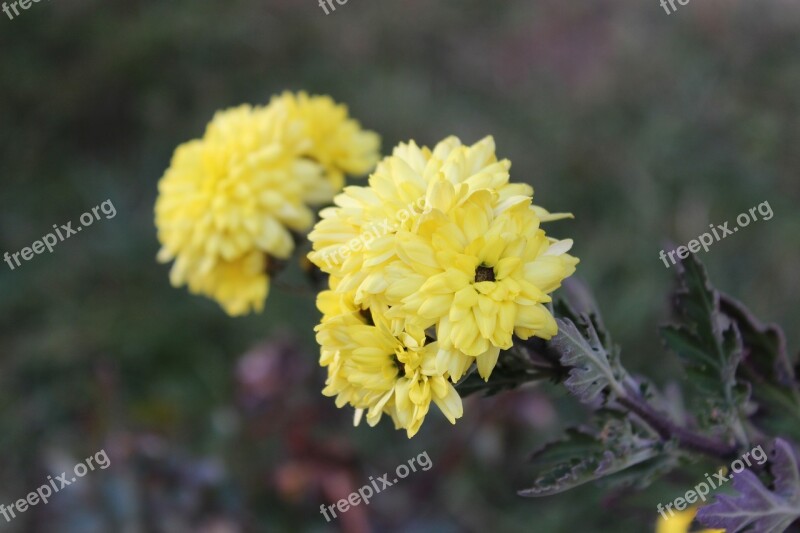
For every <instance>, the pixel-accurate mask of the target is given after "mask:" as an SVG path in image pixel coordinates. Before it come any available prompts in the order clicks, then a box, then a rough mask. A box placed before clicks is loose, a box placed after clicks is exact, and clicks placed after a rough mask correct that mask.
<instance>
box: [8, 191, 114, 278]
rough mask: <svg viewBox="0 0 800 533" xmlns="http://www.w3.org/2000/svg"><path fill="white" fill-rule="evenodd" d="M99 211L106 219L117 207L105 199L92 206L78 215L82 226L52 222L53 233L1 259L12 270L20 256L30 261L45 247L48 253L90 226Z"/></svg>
mask: <svg viewBox="0 0 800 533" xmlns="http://www.w3.org/2000/svg"><path fill="white" fill-rule="evenodd" d="M99 212H102V213H103V214H104V215H105V216H106V220H108V219H109V218H114V217H115V216H117V209H116V208H115V207H114V204H113V203H111V200H106V201H105V202H103V203H102V204H100V205H97V206H95V207H93V208H92V210H91V212H89V211H87V212H86V213H84V214H82V215H81V216H80V218H79V220H80V222H81V224H83V225H82V226H78V227H76V228H73V227H72V222H67V223H66V224H61V227H59V226H58V224H53V229H54V230H56V232H55V233H52V232H51V233H48V234H47V235H45V236H43V237H42V238H41V240H38V241H34V242H33V244H31V245H30V246H26V247H25V248H23V249H22V250H20V251H18V252H14V253H13V254H12V253H9V252H6V253H5V255H3V261H5V262H6V264H7V265H8V268H10V269H11V270H14V269H15V268H16V267H18V266H20V265H21V264H22V263H20V261H19V258H20V257H22V259H23V260H25V261H30V260H31V259H33V255H34V254H36V255H39V254H41V253H44V251H45V249H46V250H47V251H48V252H49V253H53V247H54V246H55V245H56V244H58V243H59V242H63V241H64V239H68V238H70V237H71V236H73V235H75V234H77V233H78V232H79V231H81V230H83V228H86V227H88V226H91V225H92V224H93V223H94V221H95V220H100V213H99ZM56 236H57V237H56ZM12 260H13V261H12ZM15 265H16V266H15Z"/></svg>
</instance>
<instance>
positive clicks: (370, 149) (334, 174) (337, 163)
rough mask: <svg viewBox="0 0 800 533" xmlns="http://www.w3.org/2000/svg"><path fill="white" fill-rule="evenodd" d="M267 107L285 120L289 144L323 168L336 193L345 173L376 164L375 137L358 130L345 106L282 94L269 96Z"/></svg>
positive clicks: (302, 94) (366, 169)
mask: <svg viewBox="0 0 800 533" xmlns="http://www.w3.org/2000/svg"><path fill="white" fill-rule="evenodd" d="M269 107H270V108H272V109H274V110H275V112H276V113H278V114H280V115H281V116H283V117H285V120H287V122H288V123H289V128H288V131H289V133H288V135H289V136H290V138H291V139H292V141H291V142H292V144H294V145H295V146H296V147H297V149H298V150H299V151H300V152H301V153H302V154H303V155H304V156H306V157H310V158H311V159H313V160H314V161H317V162H318V163H320V164H321V165H322V166H323V167H324V168H325V172H326V176H327V177H328V179H329V180H330V181H331V184H332V185H333V187H334V188H335V189H336V190H337V191H338V190H341V188H342V186H343V185H344V176H345V174H350V175H354V176H360V175H363V174H366V173H367V172H369V171H370V170H372V168H373V167H374V166H375V163H376V162H377V161H378V157H379V155H378V149H379V147H380V137H379V136H378V134H376V133H375V132H372V131H367V130H363V129H361V126H360V125H359V123H358V122H357V121H356V120H353V119H352V118H350V117H349V115H348V111H347V106H345V105H343V104H337V103H336V102H334V101H333V99H332V98H331V97H330V96H309V95H308V94H306V93H305V92H300V93H297V94H293V93H290V92H285V93H283V94H282V95H280V96H275V97H273V99H272V101H271V102H270V104H269Z"/></svg>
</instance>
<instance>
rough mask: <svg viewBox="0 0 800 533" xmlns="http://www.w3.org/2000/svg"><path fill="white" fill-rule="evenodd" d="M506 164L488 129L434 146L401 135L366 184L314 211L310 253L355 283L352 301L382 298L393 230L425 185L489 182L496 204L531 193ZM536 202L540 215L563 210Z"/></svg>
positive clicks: (345, 283)
mask: <svg viewBox="0 0 800 533" xmlns="http://www.w3.org/2000/svg"><path fill="white" fill-rule="evenodd" d="M510 166H511V163H510V162H509V161H508V160H505V159H504V160H498V159H497V156H496V155H495V144H494V139H493V138H492V137H486V138H484V139H483V140H481V141H479V142H477V143H475V144H474V145H472V146H464V145H462V144H461V141H460V140H458V139H457V138H456V137H448V138H447V139H445V140H444V141H442V142H440V143H439V144H437V145H436V146H435V147H434V149H433V150H430V149H429V148H426V147H422V148H420V147H419V146H417V145H416V143H414V141H411V142H409V143H407V144H405V143H401V144H400V145H398V146H397V147H396V148H395V149H394V151H393V153H392V155H391V156H389V157H387V158H385V159H384V160H383V161H381V162H380V163H379V164H378V166H377V168H376V169H375V172H374V173H373V174H372V175H371V176H370V178H369V186H368V187H356V186H353V187H346V188H345V190H344V192H343V193H342V194H340V195H338V196H337V197H336V198H335V199H334V202H335V204H336V207H332V208H328V209H324V210H322V211H321V212H320V216H321V218H322V220H321V221H320V222H319V223H318V224H317V225H316V226H315V227H314V230H313V231H312V232H311V234H310V235H309V239H310V240H311V241H312V242H313V244H314V250H313V251H312V253H311V254H309V258H310V259H311V261H313V262H314V264H316V265H317V266H318V267H319V268H320V269H322V270H323V271H325V272H328V273H330V274H333V275H336V276H339V277H341V278H342V288H343V290H354V291H355V292H356V301H357V302H358V303H364V304H366V305H371V304H372V303H374V302H379V303H383V304H385V303H386V300H385V299H383V298H382V297H381V296H374V295H380V294H381V293H382V291H384V290H385V289H386V286H387V284H388V283H387V278H386V272H385V267H386V266H387V265H388V264H390V263H391V261H392V260H393V259H396V256H395V239H394V235H395V233H396V232H397V231H398V230H399V229H401V228H405V229H410V228H412V227H413V226H414V224H415V223H416V221H417V220H418V218H419V216H420V214H421V213H422V212H423V211H424V210H425V209H426V202H427V198H428V195H429V191H430V190H431V187H432V185H433V184H434V183H435V182H436V181H438V180H439V179H440V177H441V178H444V179H445V180H446V181H448V182H449V183H451V184H452V185H453V186H454V187H459V188H460V189H462V190H463V191H464V194H469V193H471V192H474V191H477V190H481V189H488V190H492V191H495V192H496V193H497V196H496V197H495V199H496V201H497V204H498V205H502V204H503V203H504V202H507V201H509V200H510V199H511V198H513V197H515V196H525V197H530V196H531V195H532V194H533V189H532V188H531V187H530V185H527V184H524V183H509V168H510ZM535 209H536V210H537V213H538V214H539V216H540V218H541V219H542V220H543V221H548V220H557V219H560V218H565V217H569V216H570V215H568V214H550V213H548V212H547V211H545V210H544V209H542V208H539V207H535Z"/></svg>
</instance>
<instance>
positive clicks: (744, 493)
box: [697, 439, 800, 533]
mask: <svg viewBox="0 0 800 533" xmlns="http://www.w3.org/2000/svg"><path fill="white" fill-rule="evenodd" d="M770 470H771V472H772V474H773V478H774V486H775V490H774V491H770V490H769V489H768V488H767V487H766V486H764V484H763V483H762V482H761V480H760V479H759V478H758V477H757V476H756V475H755V474H754V473H753V472H752V471H751V470H743V471H741V472H739V473H738V474H735V475H734V477H733V488H734V489H735V490H736V491H737V492H738V494H737V495H736V496H725V495H722V496H717V498H716V501H715V502H714V503H712V504H710V505H707V506H705V507H703V508H702V509H700V512H699V513H698V514H697V519H698V521H699V522H700V523H701V524H703V525H704V526H707V527H717V528H724V529H725V531H727V532H728V533H737V532H740V531H752V532H755V533H780V532H781V531H786V530H787V529H788V528H789V526H791V525H792V523H793V522H795V521H796V520H798V519H800V471H798V461H797V456H796V454H795V452H794V450H793V449H792V447H791V446H790V445H789V443H787V442H786V441H784V440H782V439H777V440H775V443H774V445H773V452H772V460H771V461H770Z"/></svg>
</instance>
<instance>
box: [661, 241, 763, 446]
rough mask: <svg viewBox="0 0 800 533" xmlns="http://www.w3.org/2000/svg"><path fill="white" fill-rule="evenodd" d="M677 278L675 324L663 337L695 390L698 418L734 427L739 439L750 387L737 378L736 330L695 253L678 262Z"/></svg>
mask: <svg viewBox="0 0 800 533" xmlns="http://www.w3.org/2000/svg"><path fill="white" fill-rule="evenodd" d="M679 281H680V286H679V288H678V290H677V291H676V292H675V295H674V312H675V316H676V319H677V323H676V324H674V325H669V326H665V327H663V328H662V329H661V334H662V338H663V339H664V342H665V344H666V345H667V347H669V348H670V349H671V350H672V351H673V352H675V353H676V354H677V355H678V356H679V357H680V358H681V361H682V362H683V365H684V368H685V370H686V373H687V376H688V378H689V384H690V386H691V387H693V388H694V390H695V391H696V392H697V393H698V394H696V398H695V404H696V405H695V409H694V411H695V412H696V413H698V415H699V417H698V418H699V420H700V422H701V423H703V424H704V425H713V426H717V427H718V428H724V429H725V430H726V431H733V432H734V434H736V436H737V438H738V439H739V440H743V439H744V432H743V430H742V429H741V422H740V410H741V408H742V407H743V405H744V404H745V403H746V402H747V400H748V397H749V387H748V386H747V385H746V384H744V383H740V382H739V380H737V369H738V367H739V364H740V362H741V360H742V354H743V344H742V337H741V334H740V333H739V329H738V328H737V326H736V324H735V323H734V322H733V321H732V320H731V319H730V318H728V317H727V316H726V315H725V314H723V313H722V311H721V309H720V296H719V293H718V292H717V291H716V290H715V289H714V288H713V287H712V286H711V284H710V282H709V280H708V275H707V273H706V270H705V268H704V267H703V265H702V264H701V263H700V261H699V260H698V259H697V258H696V257H695V256H693V255H690V256H689V257H688V258H687V259H685V260H683V261H682V263H681V268H680V270H679Z"/></svg>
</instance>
